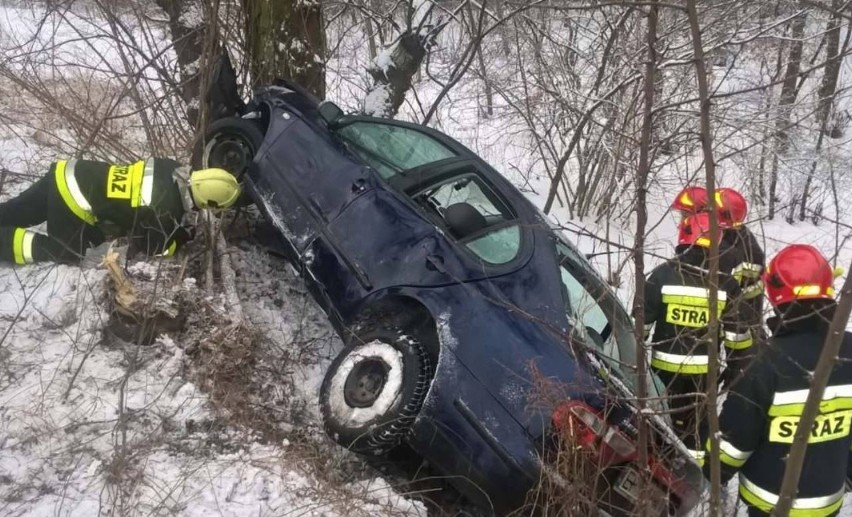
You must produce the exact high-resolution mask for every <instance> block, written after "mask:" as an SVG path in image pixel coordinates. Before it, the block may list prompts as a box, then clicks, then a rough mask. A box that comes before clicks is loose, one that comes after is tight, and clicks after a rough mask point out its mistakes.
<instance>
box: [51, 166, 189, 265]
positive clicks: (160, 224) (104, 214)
mask: <svg viewBox="0 0 852 517" xmlns="http://www.w3.org/2000/svg"><path fill="white" fill-rule="evenodd" d="M180 167H181V166H180V164H179V163H177V162H175V161H173V160H168V159H162V158H149V159H147V160H140V161H137V162H135V163H132V164H129V165H115V164H110V163H107V162H99V161H90V160H68V161H60V162H57V163H56V164H55V166H54V168H53V171H54V175H55V178H56V186H57V189H58V191H59V194H60V197H61V199H62V201H63V202H64V203H65V205H66V206H67V207H68V208H69V209H70V210H71V212H72V213H74V215H76V216H77V217H78V218H79V219H81V220H83V221H85V222H86V223H87V224H90V225H93V226H98V227H99V228H100V229H101V230H103V231H104V233H106V234H107V236H108V237H121V236H128V237H129V238H130V240H131V246H132V247H133V249H134V250H138V251H142V252H143V253H146V254H148V255H163V256H170V255H173V254H174V253H175V251H176V249H177V247H178V246H179V245H180V244H182V243H183V242H185V241H186V240H188V239H189V238H190V237H191V236H190V234H189V233H188V232H187V231H186V229H185V228H183V226H182V222H183V218H184V215H185V213H186V209H185V205H184V200H183V195H182V190H181V188H180V187H181V186H180V185H179V183H178V182H180V181H185V179H184V178H183V177H182V176H181V175H180V174H178V169H180Z"/></svg>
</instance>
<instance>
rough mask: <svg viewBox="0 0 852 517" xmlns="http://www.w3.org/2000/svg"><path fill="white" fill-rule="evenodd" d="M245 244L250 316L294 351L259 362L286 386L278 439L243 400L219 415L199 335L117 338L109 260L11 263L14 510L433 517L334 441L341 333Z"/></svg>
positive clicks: (277, 398)
mask: <svg viewBox="0 0 852 517" xmlns="http://www.w3.org/2000/svg"><path fill="white" fill-rule="evenodd" d="M235 253H236V255H235V256H236V257H237V262H238V264H239V265H240V267H241V270H243V271H246V274H245V275H243V276H242V277H241V282H240V284H239V286H240V288H241V294H242V295H244V300H245V309H246V312H247V315H248V318H249V320H250V323H251V325H252V326H253V327H254V329H255V330H256V331H257V332H259V333H260V335H263V336H264V338H265V339H264V341H263V343H266V344H267V345H270V346H271V345H274V346H275V347H276V349H275V352H276V353H277V354H278V355H277V357H278V359H279V361H278V362H277V364H268V363H266V364H263V363H260V362H258V363H257V364H255V365H254V367H255V368H256V369H257V372H259V373H257V374H256V376H257V377H258V378H259V379H260V380H261V382H262V380H263V378H264V375H266V376H267V377H268V378H275V377H278V378H280V379H282V380H283V381H284V382H280V383H279V384H278V385H277V386H269V392H268V396H266V397H264V401H263V403H267V404H269V407H268V410H269V411H271V412H274V411H278V412H279V413H280V414H277V415H275V416H276V417H280V421H281V428H280V434H278V435H277V436H278V437H279V439H278V441H277V442H271V441H270V440H269V439H268V437H265V436H262V435H261V434H259V433H258V431H257V429H256V428H253V427H252V426H251V425H250V424H251V423H250V422H249V423H248V424H247V425H239V423H235V421H234V420H233V419H229V416H232V415H233V414H234V412H233V411H229V410H228V409H227V404H225V405H224V406H220V407H219V410H216V409H214V404H213V403H212V402H211V398H210V397H211V396H210V395H209V394H208V393H205V392H204V391H203V390H201V389H199V387H198V385H197V384H195V383H194V382H193V381H192V380H190V379H193V378H196V377H195V376H194V373H193V372H194V370H196V369H198V368H199V367H203V365H199V362H198V361H197V360H196V359H197V357H196V358H195V359H194V358H193V357H191V356H193V355H194V354H195V352H193V351H192V349H190V344H189V343H186V342H185V343H181V342H178V341H176V340H175V339H173V338H172V337H169V336H168V335H165V334H163V335H161V336H160V337H159V338H157V339H156V340H155V341H154V342H153V343H152V344H150V345H148V346H139V345H137V344H136V343H131V342H127V341H124V340H123V339H122V338H120V337H117V336H116V335H114V334H113V333H111V332H110V331H107V330H106V329H107V328H110V325H109V321H108V318H109V316H108V314H107V310H106V307H107V305H106V299H107V294H106V293H107V291H106V285H107V284H106V275H105V271H104V269H102V268H99V267H96V266H95V264H94V263H93V264H91V266H90V267H88V268H86V269H82V270H81V269H80V268H73V267H65V266H51V265H46V266H34V267H27V268H18V269H12V268H2V270H0V293H2V294H0V321H2V322H3V323H2V325H0V329H2V332H3V334H2V346H0V514H2V515H10V516H12V515H98V514H110V515H210V514H216V515H234V516H238V515H365V516H367V515H377V514H382V515H425V513H426V512H425V509H424V507H423V506H422V503H417V502H412V501H409V500H407V499H405V498H404V497H402V496H400V495H398V493H397V491H395V490H394V489H393V488H392V487H391V485H390V484H389V483H388V482H387V481H385V480H384V479H382V478H381V477H377V476H375V474H374V473H370V472H367V473H364V472H363V466H362V465H360V463H359V462H357V461H353V460H352V459H351V458H348V456H349V455H348V454H347V453H345V452H343V451H338V450H336V448H334V447H333V446H331V444H330V443H329V442H328V441H327V440H326V439H325V437H324V435H322V431H321V428H320V427H319V425H318V420H317V415H316V398H317V383H318V382H319V379H321V377H320V375H321V372H322V366H323V364H325V363H327V361H328V357H329V355H330V353H331V350H332V349H333V348H334V347H335V346H336V343H337V339H336V337H333V335H332V334H331V333H330V328H329V327H328V326H327V324H326V323H324V322H323V321H322V313H321V312H320V311H319V310H318V308H317V307H316V306H315V305H314V304H313V302H312V301H311V300H310V299H309V298H308V297H307V296H306V295H305V293H304V292H303V291H302V290H301V288H300V287H299V282H298V281H296V280H295V278H294V277H293V276H292V275H289V274H287V272H286V271H284V272H282V271H276V272H275V273H274V274H273V272H272V270H273V269H276V270H277V269H279V268H280V266H281V265H280V264H277V265H276V266H275V268H273V267H272V266H271V265H270V263H269V261H270V260H271V259H270V258H269V257H266V256H264V255H262V254H261V253H259V252H257V251H256V250H255V251H239V252H235ZM130 271H131V278H132V279H134V280H135V281H145V280H146V279H148V280H150V279H152V278H153V277H154V276H155V275H156V274H157V269H156V264H151V263H139V264H136V265H134V266H131V268H130ZM159 273H160V274H161V275H164V276H163V279H164V282H165V278H171V277H170V276H168V275H173V274H176V271H175V267H174V265H172V266H171V267H168V268H163V270H161V271H159ZM270 278H274V280H269V279H270ZM165 285H168V284H167V283H164V284H163V287H162V288H163V289H165V290H166V293H164V296H172V295H173V296H175V297H203V294H202V293H201V291H200V290H199V288H198V287H197V286H196V285H195V283H194V281H193V280H192V279H189V278H187V279H186V280H184V281H183V282H182V283H180V284H178V285H177V286H176V287H172V288H166V287H165ZM210 301H211V304H212V305H213V306H215V305H216V302H215V300H210ZM222 321H225V318H224V315H223V316H222ZM203 330H204V332H209V333H211V334H215V333H216V331H217V330H218V328H217V325H216V322H213V323H212V324H211V325H210V326H208V327H207V328H205V329H203ZM186 335H192V332H191V331H190V332H187V333H186ZM262 346H265V345H263V344H261V345H258V347H262ZM320 350H322V352H320ZM258 356H263V354H262V353H261V352H258ZM264 357H266V356H264ZM272 370H274V371H272ZM285 389H292V390H293V391H291V392H289V393H287V392H283V391H282V390H285ZM276 390H277V391H276ZM244 402H245V401H244ZM264 409H266V408H264ZM281 436H283V437H284V438H280V437H281ZM287 436H290V437H291V438H290V439H288V438H287ZM347 465H348V466H347ZM399 491H400V492H401V491H402V490H399Z"/></svg>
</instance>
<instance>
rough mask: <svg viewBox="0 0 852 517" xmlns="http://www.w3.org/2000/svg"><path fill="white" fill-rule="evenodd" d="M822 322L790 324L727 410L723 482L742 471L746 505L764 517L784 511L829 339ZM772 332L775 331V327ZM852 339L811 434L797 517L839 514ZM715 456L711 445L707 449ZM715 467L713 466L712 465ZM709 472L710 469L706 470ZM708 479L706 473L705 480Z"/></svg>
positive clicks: (850, 423)
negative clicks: (785, 487)
mask: <svg viewBox="0 0 852 517" xmlns="http://www.w3.org/2000/svg"><path fill="white" fill-rule="evenodd" d="M824 317H825V316H822V317H821V316H819V315H815V314H813V313H811V315H810V316H809V317H805V318H804V319H798V321H793V318H790V319H789V321H790V323H785V324H783V325H781V326H780V328H778V329H777V330H776V332H775V334H774V335H773V337H772V338H771V342H770V346H769V347H765V348H764V349H762V350H761V352H760V353H759V354H758V355H757V356H756V357H755V359H754V361H753V363H752V366H751V367H750V368H749V369H748V370H746V371H745V372H744V374H743V377H742V378H741V379H740V380H739V381H738V382H737V383H735V384H734V385H733V386H732V387H731V391H730V392H729V394H728V398H727V399H726V400H725V402H724V404H723V406H722V412H721V415H720V417H719V418H720V419H719V426H720V431H721V435H720V440H719V445H720V462H721V465H722V480H723V481H727V480H728V479H730V478H731V477H732V476H733V475H734V474H735V473H736V472H737V471H739V479H740V488H739V490H740V497H741V498H742V499H743V500H744V501H745V502H747V503H748V504H750V505H752V506H755V507H757V508H759V509H761V510H763V511H765V512H769V511H771V509H772V508H773V507H774V506H775V505H776V504H777V502H778V499H779V496H780V491H781V482H782V480H783V477H784V468H785V458H786V457H787V455H788V454H789V452H790V448H791V445H792V442H793V437H794V435H795V432H796V426H797V424H798V422H799V419H800V417H801V415H802V412H803V410H804V406H805V401H806V400H807V397H808V392H809V389H808V388H809V386H810V379H809V374H808V372H812V371H813V370H814V369H815V367H816V364H817V360H818V358H819V355H820V352H821V351H822V347H823V342H824V340H825V336H826V332H827V324H826V323H825V320H824V319H823V318H824ZM770 325H772V324H770ZM850 361H852V334H850V333H848V332H846V333H845V334H844V336H843V344H842V347H841V351H840V354H839V360H838V361H837V363H836V364H835V366H834V370H833V371H832V373H831V376H830V378H829V382H828V385H827V387H826V389H825V393H824V395H823V398H822V402H821V404H820V413H819V415H818V416H817V419H816V421H815V423H814V425H813V427H812V428H811V432H810V438H809V441H808V448H807V452H806V455H805V462H804V466H803V468H802V474H801V478H800V480H799V487H798V488H799V489H798V493H797V494H796V499H795V500H794V502H793V510H792V512H791V515H801V516H813V517H821V516H825V515H830V514H832V513H833V512H835V511H837V509H838V508H840V506H841V504H842V502H843V493H844V488H845V482H846V477H847V457H848V454H849V449H850V445H852V436H850V432H849V431H850V428H852V362H850ZM706 448H707V449H708V450H709V442H706ZM708 464H709V462H708ZM707 468H708V467H707V465H705V469H707ZM705 473H707V472H705Z"/></svg>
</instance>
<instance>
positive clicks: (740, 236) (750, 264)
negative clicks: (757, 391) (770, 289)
mask: <svg viewBox="0 0 852 517" xmlns="http://www.w3.org/2000/svg"><path fill="white" fill-rule="evenodd" d="M714 198H715V203H716V208H717V210H718V213H719V225H720V226H721V227H722V228H723V229H724V233H723V236H722V246H721V250H722V252H721V253H720V258H719V263H720V268H721V269H723V270H725V271H729V272H730V273H731V275H732V276H733V277H734V278H735V279H736V280H737V282H738V283H739V284H740V288H741V289H742V297H741V298H740V300H739V302H740V306H739V307H738V314H739V315H740V317H741V318H742V319H743V321H744V322H745V323H746V324H747V325H748V328H749V332H750V333H751V335H752V337H753V338H754V341H755V342H756V343H764V342H765V341H766V332H765V331H764V329H763V289H764V286H763V281H762V280H761V278H760V277H761V275H762V273H763V268H764V266H765V264H766V256H765V255H764V253H763V249H762V248H761V247H760V244H759V243H758V242H757V238H756V237H755V236H754V234H753V233H752V232H751V231H749V229H748V228H747V227H746V226H745V219H746V215H747V214H748V205H747V203H746V200H745V197H743V195H742V194H740V193H739V192H737V191H736V190H734V189H732V188H719V189H716V193H715V196H714ZM753 350H754V348H753V347H748V348H745V349H739V350H730V349H729V350H728V352H729V354H728V357H727V364H728V367H727V369H726V373H725V374H724V382H725V384H726V385H728V386H730V383H731V382H733V380H734V378H735V377H736V376H737V375H738V374H739V373H740V372H741V371H742V369H743V368H745V366H746V365H747V364H748V362H749V360H750V358H751V357H752V356H753Z"/></svg>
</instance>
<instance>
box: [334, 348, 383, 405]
mask: <svg viewBox="0 0 852 517" xmlns="http://www.w3.org/2000/svg"><path fill="white" fill-rule="evenodd" d="M388 370H389V367H388V365H387V364H386V363H385V362H384V361H382V360H381V359H379V358H370V359H367V360H365V361H362V362H360V363H358V364H356V365H355V366H354V367H353V368H352V371H351V372H349V375H348V376H347V377H346V383H345V384H344V385H343V397H344V399H345V400H346V404H348V405H349V406H351V407H356V408H364V407H370V406H372V405H373V403H374V402H376V399H377V398H379V395H381V393H382V390H383V389H384V387H385V383H386V382H387V380H388Z"/></svg>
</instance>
